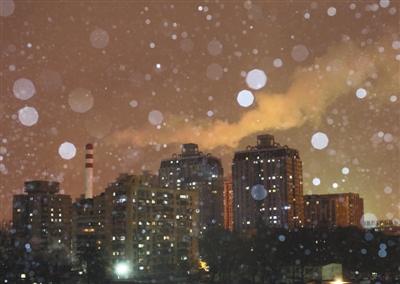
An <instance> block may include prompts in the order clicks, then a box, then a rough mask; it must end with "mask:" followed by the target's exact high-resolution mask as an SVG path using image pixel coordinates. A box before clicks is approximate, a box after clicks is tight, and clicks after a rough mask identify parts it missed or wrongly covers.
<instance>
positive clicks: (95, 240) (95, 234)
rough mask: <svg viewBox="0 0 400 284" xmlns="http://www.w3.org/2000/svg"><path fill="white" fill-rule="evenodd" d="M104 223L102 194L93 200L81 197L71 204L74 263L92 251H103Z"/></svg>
mask: <svg viewBox="0 0 400 284" xmlns="http://www.w3.org/2000/svg"><path fill="white" fill-rule="evenodd" d="M104 222H105V202H104V194H101V195H98V196H95V197H93V198H85V197H84V196H81V197H80V198H78V199H77V200H76V201H75V202H74V203H73V205H72V250H73V255H74V260H75V261H76V262H79V259H82V258H84V255H85V254H88V253H89V254H90V253H92V252H90V251H92V250H98V251H104V250H105V247H104V244H105V228H104Z"/></svg>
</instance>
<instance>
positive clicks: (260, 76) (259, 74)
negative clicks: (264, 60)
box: [246, 69, 267, 90]
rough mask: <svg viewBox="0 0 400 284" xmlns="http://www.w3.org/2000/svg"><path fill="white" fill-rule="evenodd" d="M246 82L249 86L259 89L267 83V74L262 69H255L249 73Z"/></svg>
mask: <svg viewBox="0 0 400 284" xmlns="http://www.w3.org/2000/svg"><path fill="white" fill-rule="evenodd" d="M246 83H247V85H248V86H249V88H251V89H253V90H259V89H261V88H263V87H264V86H265V85H266V84H267V75H265V72H264V71H262V70H260V69H253V70H251V71H250V72H248V73H247V75H246Z"/></svg>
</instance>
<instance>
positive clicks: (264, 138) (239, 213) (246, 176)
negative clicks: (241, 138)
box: [232, 135, 304, 232]
mask: <svg viewBox="0 0 400 284" xmlns="http://www.w3.org/2000/svg"><path fill="white" fill-rule="evenodd" d="M232 182H233V201H234V206H233V217H234V227H235V230H236V231H239V232H243V231H247V230H252V229H255V228H257V227H258V224H259V223H260V224H264V225H268V226H272V227H282V228H288V229H291V228H294V227H300V226H302V224H303V217H304V212H303V210H304V207H303V180H302V162H301V159H300V155H299V152H298V151H297V150H295V149H291V148H289V147H288V146H281V145H280V144H278V143H276V142H275V140H274V137H273V136H272V135H259V136H257V145H256V146H248V147H247V149H246V150H243V151H238V152H235V155H234V158H233V163H232Z"/></svg>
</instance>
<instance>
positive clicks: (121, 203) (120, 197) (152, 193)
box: [104, 174, 198, 278]
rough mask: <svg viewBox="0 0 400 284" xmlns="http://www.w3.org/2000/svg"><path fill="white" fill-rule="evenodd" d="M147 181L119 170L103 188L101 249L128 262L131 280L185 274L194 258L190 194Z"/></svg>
mask: <svg viewBox="0 0 400 284" xmlns="http://www.w3.org/2000/svg"><path fill="white" fill-rule="evenodd" d="M149 180H150V181H151V180H153V179H149V177H143V176H133V175H128V174H122V175H120V176H119V177H118V178H117V180H116V181H115V182H113V183H111V184H109V186H108V187H107V188H106V191H105V193H104V202H105V239H106V242H105V246H106V249H107V251H108V254H109V255H110V256H111V259H112V260H113V261H112V262H113V263H117V262H119V261H129V262H131V263H132V264H133V265H132V268H133V271H132V275H133V276H134V277H135V278H141V277H149V276H151V277H157V276H160V277H161V276H163V275H172V274H174V275H178V274H186V273H187V271H190V267H193V264H194V263H195V262H196V260H197V259H198V248H197V246H198V244H197V237H198V236H197V235H198V232H197V231H196V227H197V216H198V213H197V212H196V207H195V204H196V200H197V196H196V192H183V191H176V190H174V189H169V188H160V187H154V186H153V185H152V184H151V183H150V182H149Z"/></svg>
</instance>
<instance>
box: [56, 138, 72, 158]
mask: <svg viewBox="0 0 400 284" xmlns="http://www.w3.org/2000/svg"><path fill="white" fill-rule="evenodd" d="M58 154H59V155H60V156H61V158H63V159H64V160H71V159H72V158H73V157H75V155H76V147H75V145H74V144H72V143H70V142H64V143H62V144H61V145H60V147H58Z"/></svg>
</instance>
